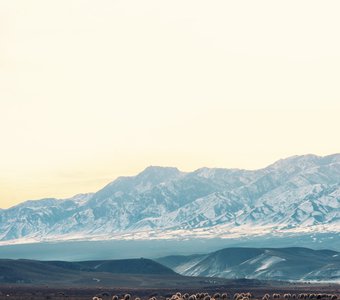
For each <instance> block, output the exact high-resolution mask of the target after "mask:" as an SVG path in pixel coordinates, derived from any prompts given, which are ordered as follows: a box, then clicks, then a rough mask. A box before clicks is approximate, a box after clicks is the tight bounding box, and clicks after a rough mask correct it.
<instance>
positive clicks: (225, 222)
mask: <svg viewBox="0 0 340 300" xmlns="http://www.w3.org/2000/svg"><path fill="white" fill-rule="evenodd" d="M339 231H340V154H334V155H329V156H324V157H320V156H316V155H303V156H293V157H289V158H287V159H283V160H279V161H277V162H275V163H274V164H272V165H269V166H268V167H266V168H263V169H259V170H241V169H222V168H201V169H198V170H195V171H193V172H181V171H179V170H178V169H177V168H172V167H154V166H151V167H148V168H146V169H145V170H144V171H142V172H141V173H139V174H138V175H136V176H131V177H119V178H117V179H116V180H114V181H113V182H111V183H109V184H108V185H106V186H105V187H103V188H102V189H101V190H99V191H97V192H95V193H89V194H79V195H76V196H74V197H72V198H69V199H61V200H60V199H55V198H49V199H42V200H35V201H32V200H31V201H26V202H23V203H21V204H19V205H16V206H14V207H11V208H9V209H2V210H0V241H1V243H2V244H6V243H24V242H32V241H35V242H36V241H38V242H40V241H57V240H60V241H61V240H106V239H176V238H179V237H181V238H185V239H186V238H212V237H219V238H238V237H244V236H261V235H265V234H272V235H277V236H279V235H284V234H289V233H297V234H299V233H307V234H313V233H320V232H321V233H322V232H334V233H338V232H339Z"/></svg>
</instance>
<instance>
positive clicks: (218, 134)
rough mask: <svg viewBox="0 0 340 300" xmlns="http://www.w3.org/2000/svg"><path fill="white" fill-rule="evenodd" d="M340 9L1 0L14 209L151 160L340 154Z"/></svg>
mask: <svg viewBox="0 0 340 300" xmlns="http://www.w3.org/2000/svg"><path fill="white" fill-rule="evenodd" d="M339 13H340V2H339V1H313V0H306V1H300V0H286V1H275V0H268V1H263V0H259V1H253V0H247V1H243V0H241V1H224V0H223V1H221V0H215V1H202V0H171V1H165V0H145V1H140V0H131V1H130V0H124V1H118V0H100V1H93V0H92V1H87V0H58V1H52V0H31V1H27V0H22V1H20V0H8V1H6V0H0V139H1V140H0V141H1V142H0V208H7V207H10V206H12V205H15V204H17V203H19V202H22V201H24V200H28V199H39V198H44V197H57V198H64V197H70V196H72V195H74V194H78V193H85V192H93V191H96V190H98V189H100V188H101V187H102V186H104V185H105V184H107V183H108V182H110V181H112V180H114V179H115V178H116V177H117V176H120V175H134V174H137V173H139V172H140V171H142V170H143V169H144V168H145V167H147V166H149V165H160V166H176V167H178V168H179V169H180V170H183V171H192V170H194V169H197V168H200V167H203V166H206V167H224V168H246V169H257V168H262V167H265V166H266V165H268V164H270V163H272V162H274V161H275V160H278V159H280V158H284V157H288V156H291V155H296V154H307V153H314V154H317V155H327V154H332V153H339V152H340V138H339V128H340V118H339V115H340V88H339V83H340V39H339V29H340V18H339Z"/></svg>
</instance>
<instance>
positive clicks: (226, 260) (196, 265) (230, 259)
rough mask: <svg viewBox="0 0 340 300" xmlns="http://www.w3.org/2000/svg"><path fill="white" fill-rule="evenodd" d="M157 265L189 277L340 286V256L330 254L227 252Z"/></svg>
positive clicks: (304, 250)
mask: <svg viewBox="0 0 340 300" xmlns="http://www.w3.org/2000/svg"><path fill="white" fill-rule="evenodd" d="M157 261H158V262H159V263H161V264H163V265H165V266H167V267H169V268H172V269H173V270H174V271H176V272H178V273H180V274H182V275H186V276H207V277H222V278H229V279H235V278H251V279H261V280H293V281H314V280H322V281H330V282H332V281H333V282H340V253H339V252H336V251H330V250H311V249H308V248H296V247H295V248H226V249H222V250H219V251H216V252H213V253H210V254H201V255H191V256H168V257H163V258H159V259H158V260H157Z"/></svg>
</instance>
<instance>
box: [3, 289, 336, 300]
mask: <svg viewBox="0 0 340 300" xmlns="http://www.w3.org/2000/svg"><path fill="white" fill-rule="evenodd" d="M339 292H340V291H339V286H333V287H331V288H322V291H321V292H315V291H313V292H307V291H306V289H305V290H304V291H301V290H300V291H299V290H298V289H297V290H294V291H290V292H288V291H287V290H286V291H285V292H281V291H280V292H275V291H272V290H270V289H269V290H268V291H267V292H266V291H265V290H256V289H254V291H243V292H242V291H237V292H235V291H232V290H230V291H229V292H226V291H224V290H222V288H221V289H218V291H215V292H214V291H206V292H197V291H186V292H179V291H178V292H170V290H162V291H161V290H152V289H147V290H142V289H138V290H131V293H123V292H122V291H118V290H112V291H105V290H101V289H99V290H97V291H94V290H90V289H66V290H60V291H58V290H57V289H52V288H48V287H41V288H36V287H27V288H25V287H3V288H1V287H0V300H3V299H6V300H10V299H12V300H48V299H55V300H85V299H87V300H272V299H277V300H293V299H301V300H340V293H339ZM91 293H92V294H91Z"/></svg>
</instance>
